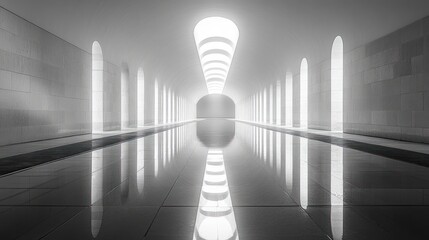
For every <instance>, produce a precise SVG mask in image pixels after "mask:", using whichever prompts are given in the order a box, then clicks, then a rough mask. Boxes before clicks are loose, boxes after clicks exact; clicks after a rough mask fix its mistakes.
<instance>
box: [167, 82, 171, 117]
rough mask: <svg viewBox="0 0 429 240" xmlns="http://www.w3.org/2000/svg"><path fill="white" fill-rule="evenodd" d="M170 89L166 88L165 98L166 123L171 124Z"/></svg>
mask: <svg viewBox="0 0 429 240" xmlns="http://www.w3.org/2000/svg"><path fill="white" fill-rule="evenodd" d="M171 103H172V102H171V89H170V88H168V97H167V122H168V123H171Z"/></svg>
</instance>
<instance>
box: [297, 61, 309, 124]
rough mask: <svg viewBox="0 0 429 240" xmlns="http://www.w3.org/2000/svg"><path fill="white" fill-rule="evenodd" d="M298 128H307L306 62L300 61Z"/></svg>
mask: <svg viewBox="0 0 429 240" xmlns="http://www.w3.org/2000/svg"><path fill="white" fill-rule="evenodd" d="M299 88H300V111H299V112H300V127H301V128H307V127H308V62H307V59H306V58H304V59H302V62H301V71H300V87H299Z"/></svg>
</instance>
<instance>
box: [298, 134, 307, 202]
mask: <svg viewBox="0 0 429 240" xmlns="http://www.w3.org/2000/svg"><path fill="white" fill-rule="evenodd" d="M299 154H300V174H299V176H300V181H299V183H300V187H299V192H300V203H301V207H302V208H304V209H307V206H308V139H306V138H300V153H299Z"/></svg>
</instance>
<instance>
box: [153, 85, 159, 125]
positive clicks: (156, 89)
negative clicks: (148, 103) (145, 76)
mask: <svg viewBox="0 0 429 240" xmlns="http://www.w3.org/2000/svg"><path fill="white" fill-rule="evenodd" d="M158 95H159V92H158V80H156V79H155V96H154V100H155V101H154V102H155V106H154V116H153V121H154V125H157V124H159V112H158V110H159V96H158Z"/></svg>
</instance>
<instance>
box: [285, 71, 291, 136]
mask: <svg viewBox="0 0 429 240" xmlns="http://www.w3.org/2000/svg"><path fill="white" fill-rule="evenodd" d="M285 81H286V84H285V109H286V111H285V125H286V127H292V126H293V77H292V73H290V72H288V73H287V74H286V80H285Z"/></svg>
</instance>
